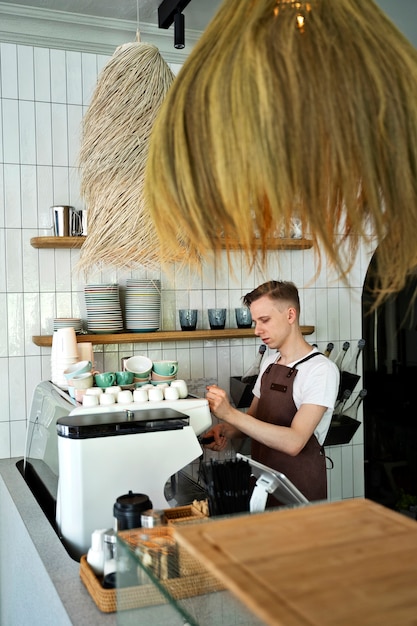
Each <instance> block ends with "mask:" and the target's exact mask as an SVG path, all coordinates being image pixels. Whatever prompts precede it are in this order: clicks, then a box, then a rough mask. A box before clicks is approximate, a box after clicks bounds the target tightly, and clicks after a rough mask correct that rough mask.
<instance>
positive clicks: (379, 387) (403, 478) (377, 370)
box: [362, 252, 417, 508]
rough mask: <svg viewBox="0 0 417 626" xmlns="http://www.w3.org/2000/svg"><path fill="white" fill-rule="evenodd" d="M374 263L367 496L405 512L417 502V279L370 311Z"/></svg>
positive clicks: (367, 372) (367, 322)
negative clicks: (406, 503)
mask: <svg viewBox="0 0 417 626" xmlns="http://www.w3.org/2000/svg"><path fill="white" fill-rule="evenodd" d="M376 263H377V252H376V253H375V255H374V258H373V260H372V262H371V264H370V266H369V269H368V273H367V276H366V279H365V284H364V289H363V294H362V312H363V319H362V323H363V333H364V335H363V336H364V339H365V340H366V345H365V350H364V353H363V380H364V386H365V388H366V389H367V390H368V395H367V396H366V398H365V400H364V406H363V411H364V437H365V496H366V497H367V498H370V499H371V500H374V501H376V502H379V503H380V504H383V505H384V506H387V507H389V508H403V507H402V506H401V505H400V501H401V499H402V498H404V495H406V496H412V497H416V498H417V299H416V298H415V292H416V289H417V275H416V276H412V277H410V279H409V281H408V282H407V285H406V286H405V288H404V289H403V290H402V291H401V292H399V293H398V294H395V295H393V296H390V297H389V299H388V300H386V301H385V302H384V303H383V304H382V305H381V306H380V307H378V308H377V309H375V310H373V311H372V307H373V304H374V302H375V294H374V287H375V279H374V270H375V267H376Z"/></svg>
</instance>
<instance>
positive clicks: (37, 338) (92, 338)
mask: <svg viewBox="0 0 417 626" xmlns="http://www.w3.org/2000/svg"><path fill="white" fill-rule="evenodd" d="M314 330H315V329H314V326H301V332H302V333H303V335H312V334H313V333H314ZM247 337H255V334H254V329H253V328H224V329H223V330H210V329H207V330H158V331H156V332H153V333H129V332H126V333H116V334H108V335H106V334H97V335H77V341H78V343H85V342H87V341H89V342H91V343H93V344H110V343H156V342H159V341H161V342H163V341H198V340H206V341H212V340H220V339H244V338H247ZM32 341H33V343H34V344H35V345H37V346H40V347H41V348H47V347H49V346H52V335H34V336H33V337H32Z"/></svg>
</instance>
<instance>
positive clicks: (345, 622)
mask: <svg viewBox="0 0 417 626" xmlns="http://www.w3.org/2000/svg"><path fill="white" fill-rule="evenodd" d="M175 538H176V540H177V541H178V543H179V544H180V545H181V546H183V547H184V548H186V549H187V550H188V551H189V552H190V554H192V555H193V556H196V557H197V558H198V559H200V560H201V562H202V563H204V564H205V566H206V567H207V569H208V570H209V571H211V572H212V573H214V574H215V575H216V576H217V577H218V578H219V580H220V581H221V582H222V583H224V584H225V586H226V587H227V588H228V589H229V590H230V591H232V592H233V593H234V594H235V595H236V596H237V597H238V598H239V599H240V600H241V601H242V602H243V603H244V604H245V605H246V606H247V607H248V608H249V609H250V610H251V611H252V612H253V613H254V614H255V615H257V616H258V617H259V618H260V619H262V620H263V621H264V622H265V624H270V625H274V626H281V625H282V626H307V625H308V626H334V625H335V624H337V625H338V626H352V624H367V626H393V625H394V624H395V625H396V626H400V625H401V626H405V625H409V626H411V625H412V624H415V623H416V615H417V592H416V585H417V522H415V521H414V520H412V519H410V518H407V517H405V516H403V515H400V514H399V513H395V512H394V511H391V510H389V509H386V508H384V507H382V506H380V505H378V504H376V503H374V502H371V501H369V500H362V499H353V500H344V501H340V502H332V503H318V504H313V505H307V506H305V507H302V508H296V509H286V510H275V511H271V512H266V513H262V514H256V515H243V516H241V515H239V516H236V517H234V518H228V519H218V520H216V519H213V520H212V521H208V522H205V523H203V524H196V525H187V526H178V527H176V528H175Z"/></svg>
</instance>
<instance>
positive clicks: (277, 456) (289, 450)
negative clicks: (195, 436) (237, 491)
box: [207, 281, 339, 506]
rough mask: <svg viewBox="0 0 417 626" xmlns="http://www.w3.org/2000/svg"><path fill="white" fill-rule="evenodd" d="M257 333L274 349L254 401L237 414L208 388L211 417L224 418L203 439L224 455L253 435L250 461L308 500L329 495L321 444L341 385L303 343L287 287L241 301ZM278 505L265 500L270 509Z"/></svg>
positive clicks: (273, 284) (295, 300)
mask: <svg viewBox="0 0 417 626" xmlns="http://www.w3.org/2000/svg"><path fill="white" fill-rule="evenodd" d="M243 303H244V304H245V305H246V306H248V307H249V308H250V311H251V315H252V319H253V321H254V322H255V335H257V336H258V337H260V338H261V340H262V341H263V343H264V344H266V345H267V346H268V347H269V348H270V349H275V350H277V352H276V353H274V354H272V355H271V356H269V357H268V358H267V359H266V360H265V362H264V363H263V365H262V369H261V372H260V374H259V376H258V379H257V381H256V384H255V386H254V389H253V394H254V397H253V400H252V403H251V405H250V407H249V409H248V411H247V413H242V412H241V411H239V410H238V409H236V408H234V407H232V406H231V404H230V402H229V400H228V397H227V394H226V392H225V391H224V390H223V389H221V388H220V387H218V386H217V385H210V386H209V387H208V388H207V400H208V402H209V406H210V410H211V412H212V413H213V414H214V415H215V416H216V417H217V418H219V419H220V420H221V422H220V423H219V424H218V425H216V426H214V427H213V428H212V429H211V430H210V431H209V432H208V433H207V436H213V437H214V442H213V443H211V444H209V445H208V447H209V448H210V449H212V450H223V449H224V448H225V447H226V445H227V441H228V439H233V438H235V437H244V436H248V437H250V438H251V442H252V444H251V445H252V449H251V456H252V458H253V459H254V460H255V461H259V462H260V463H263V464H264V465H267V466H268V467H271V468H273V469H275V470H278V471H280V472H282V473H283V474H285V475H286V476H287V477H288V478H289V479H290V480H291V482H293V483H294V485H295V486H296V487H297V488H298V489H299V490H300V491H301V492H302V493H303V494H304V495H305V497H306V498H307V499H308V500H323V499H325V498H326V497H327V479H326V460H325V456H324V450H323V442H324V439H325V437H326V434H327V430H328V428H329V425H330V421H331V417H332V413H333V408H334V404H335V401H336V397H337V392H338V388H339V370H338V368H337V367H336V365H335V364H334V363H333V362H332V361H330V360H329V359H328V358H327V357H325V356H324V355H323V354H321V353H320V352H318V350H317V349H316V348H313V347H312V346H311V345H310V344H309V343H307V341H306V340H305V339H304V336H303V334H302V332H301V329H300V324H299V318H300V300H299V295H298V290H297V288H296V286H295V285H294V284H293V283H291V282H285V281H269V282H267V283H264V284H262V285H260V286H259V287H257V288H256V289H254V290H253V291H252V292H250V293H248V294H247V295H246V296H244V298H243ZM275 504H277V502H276V501H274V499H273V498H271V497H270V498H269V502H268V506H273V505H275Z"/></svg>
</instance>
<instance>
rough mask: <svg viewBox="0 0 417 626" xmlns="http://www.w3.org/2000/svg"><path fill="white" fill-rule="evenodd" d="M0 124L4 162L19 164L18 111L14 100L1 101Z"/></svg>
mask: <svg viewBox="0 0 417 626" xmlns="http://www.w3.org/2000/svg"><path fill="white" fill-rule="evenodd" d="M2 124H3V159H4V162H5V163H19V161H20V149H19V110H18V107H17V106H16V101H15V100H10V99H7V100H6V99H4V100H3V106H2Z"/></svg>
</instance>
